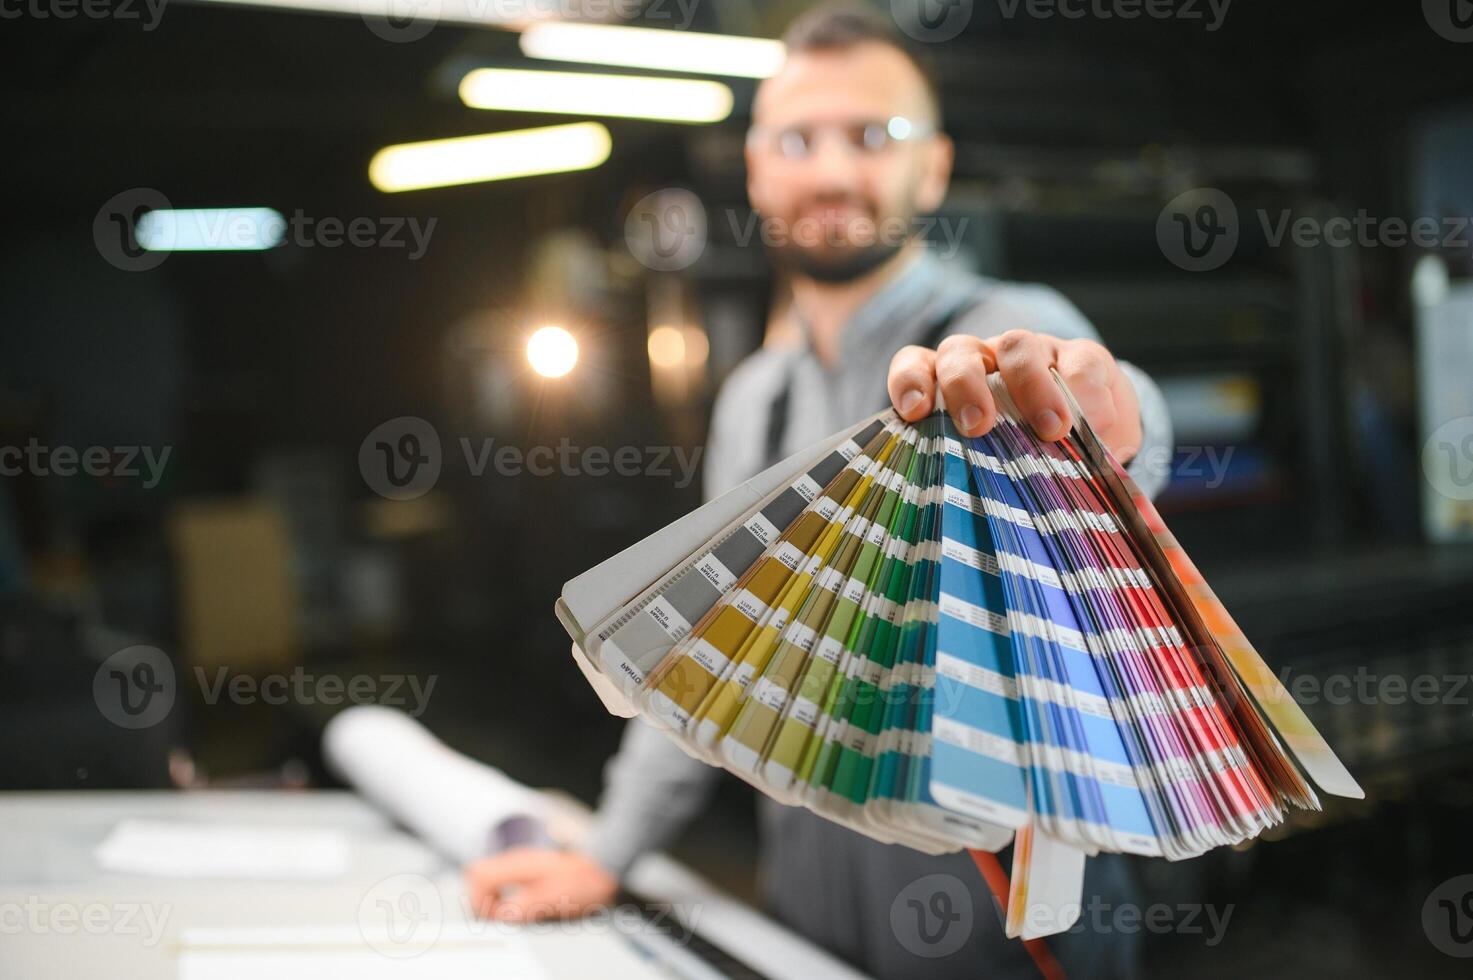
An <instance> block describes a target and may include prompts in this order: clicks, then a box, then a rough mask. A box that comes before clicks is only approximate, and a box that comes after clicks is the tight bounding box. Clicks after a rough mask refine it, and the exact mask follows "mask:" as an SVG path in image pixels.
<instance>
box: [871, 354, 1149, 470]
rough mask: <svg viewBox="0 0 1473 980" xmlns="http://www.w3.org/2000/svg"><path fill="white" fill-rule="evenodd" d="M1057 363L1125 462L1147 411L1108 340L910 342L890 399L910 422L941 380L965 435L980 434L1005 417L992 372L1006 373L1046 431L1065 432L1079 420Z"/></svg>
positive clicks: (931, 403) (930, 402) (896, 367)
mask: <svg viewBox="0 0 1473 980" xmlns="http://www.w3.org/2000/svg"><path fill="white" fill-rule="evenodd" d="M1050 368H1058V369H1059V374H1061V375H1062V376H1063V378H1064V381H1065V382H1066V383H1067V384H1068V385H1069V390H1070V391H1072V392H1073V393H1074V398H1075V400H1076V401H1078V402H1079V407H1080V408H1082V409H1084V415H1085V418H1087V419H1088V420H1089V424H1090V425H1091V426H1092V427H1093V428H1094V430H1095V434H1096V435H1098V436H1099V437H1100V439H1101V441H1103V442H1104V443H1105V445H1106V446H1107V447H1109V449H1110V451H1111V452H1112V453H1114V454H1115V458H1116V459H1118V460H1120V462H1122V463H1126V462H1129V461H1130V460H1131V458H1132V457H1134V456H1135V454H1136V453H1138V452H1140V448H1141V438H1142V435H1141V411H1140V403H1139V402H1138V401H1137V400H1136V394H1135V386H1134V385H1133V384H1131V381H1130V378H1129V377H1127V376H1126V374H1125V372H1124V371H1122V370H1120V365H1119V364H1117V363H1116V361H1115V358H1114V356H1113V355H1111V353H1110V352H1109V351H1108V350H1106V349H1105V347H1104V346H1103V345H1102V344H1099V343H1097V342H1095V341H1093V340H1060V339H1059V338H1057V337H1053V336H1050V335H1048V334H1042V333H1033V332H1032V331H1029V330H1009V331H1008V332H1007V333H1004V334H999V335H998V336H996V337H988V338H986V339H983V338H980V337H967V336H955V337H948V338H946V339H945V340H943V341H942V342H941V346H939V347H937V348H936V349H935V350H927V349H926V348H924V347H905V348H902V349H901V350H900V352H899V353H897V354H896V355H895V357H894V359H893V360H892V361H891V362H890V379H889V389H890V401H891V402H892V403H893V404H894V406H895V410H896V411H897V412H899V413H900V417H901V418H903V419H905V420H906V421H907V422H914V421H916V420H918V419H921V418H924V417H925V416H926V415H928V414H930V412H931V411H932V410H933V409H934V408H935V405H936V391H937V388H938V387H939V388H940V390H941V395H942V398H943V399H944V400H945V403H946V410H947V412H948V413H949V414H950V415H951V418H952V420H953V421H954V422H956V425H957V428H958V429H960V430H961V433H962V435H966V436H980V435H983V434H984V433H986V432H989V431H991V429H992V426H993V424H994V423H995V422H996V421H997V405H996V404H995V403H994V402H993V400H992V393H991V392H990V391H988V389H987V375H989V374H991V373H992V372H993V371H997V372H999V373H1001V374H1002V379H1003V382H1004V383H1005V384H1006V385H1007V388H1008V393H1009V394H1011V395H1012V396H1013V401H1014V402H1016V403H1017V405H1018V408H1019V410H1020V411H1022V413H1023V416H1024V418H1025V419H1026V420H1027V421H1028V422H1029V423H1031V424H1032V426H1033V431H1034V432H1036V433H1037V434H1038V436H1039V438H1041V439H1046V440H1049V441H1053V440H1056V439H1062V438H1063V437H1064V436H1065V435H1066V434H1067V433H1068V432H1069V427H1070V426H1071V425H1072V424H1073V419H1072V418H1071V417H1070V415H1069V408H1068V406H1067V405H1066V404H1065V402H1064V395H1063V393H1062V392H1061V391H1059V387H1058V385H1057V384H1056V383H1055V382H1054V378H1053V375H1052V374H1050V373H1049V369H1050Z"/></svg>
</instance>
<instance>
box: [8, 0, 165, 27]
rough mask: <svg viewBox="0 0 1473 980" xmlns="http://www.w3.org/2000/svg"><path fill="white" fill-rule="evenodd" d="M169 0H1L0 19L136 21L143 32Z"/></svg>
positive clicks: (156, 20)
mask: <svg viewBox="0 0 1473 980" xmlns="http://www.w3.org/2000/svg"><path fill="white" fill-rule="evenodd" d="M168 2H169V0H0V20H20V19H21V18H22V17H28V18H30V19H31V20H76V19H77V18H78V17H80V18H82V19H84V20H118V21H125V22H128V21H137V22H139V23H140V24H141V25H142V27H143V30H144V31H145V32H148V31H152V30H153V29H154V28H155V27H158V26H159V21H160V20H162V19H163V16H164V7H165V6H167V5H168Z"/></svg>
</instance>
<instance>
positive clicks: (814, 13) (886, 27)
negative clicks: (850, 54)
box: [783, 3, 941, 122]
mask: <svg viewBox="0 0 1473 980" xmlns="http://www.w3.org/2000/svg"><path fill="white" fill-rule="evenodd" d="M783 44H784V46H785V47H786V48H787V51H788V54H789V55H794V54H812V53H814V52H832V51H848V50H849V49H851V48H854V47H857V46H859V45H861V44H883V45H885V46H886V47H888V48H894V49H895V50H896V51H899V52H900V53H901V54H903V55H905V57H906V60H908V61H909V62H910V63H911V64H912V65H914V66H915V69H916V71H917V72H919V73H920V76H921V81H922V82H924V83H925V86H926V95H927V96H928V97H929V98H930V100H931V105H932V107H933V109H934V110H935V112H936V119H937V121H938V122H939V121H940V119H941V85H940V82H939V81H938V80H937V77H936V69H935V66H934V65H933V64H932V62H931V59H930V58H928V57H927V56H926V55H925V53H923V52H922V51H921V49H920V48H919V47H917V46H916V45H915V44H914V43H912V42H911V40H910V38H908V37H907V36H906V35H904V34H902V33H901V32H900V31H899V30H897V29H896V27H895V25H894V24H893V23H891V22H890V21H889V20H887V19H886V18H884V17H881V16H880V15H879V14H877V13H875V12H874V11H873V10H870V9H868V8H865V7H856V6H853V5H850V4H843V3H840V4H829V5H825V6H822V7H819V8H817V9H815V10H810V11H808V12H807V13H806V14H803V15H802V16H801V17H799V18H798V19H797V20H795V21H793V23H792V24H791V25H790V26H789V27H788V30H787V33H786V34H784V35H783Z"/></svg>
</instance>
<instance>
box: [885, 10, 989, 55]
mask: <svg viewBox="0 0 1473 980" xmlns="http://www.w3.org/2000/svg"><path fill="white" fill-rule="evenodd" d="M972 13H973V0H890V16H891V17H892V18H893V19H894V20H895V26H896V27H899V28H900V29H901V30H902V31H904V32H905V33H906V34H908V35H909V36H910V37H912V38H913V39H915V40H917V41H920V42H922V43H923V44H938V43H940V42H942V41H950V40H952V39H953V38H955V37H957V36H959V35H960V34H961V33H962V31H964V30H966V29H967V25H968V24H970V23H971V22H972Z"/></svg>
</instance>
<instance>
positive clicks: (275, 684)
mask: <svg viewBox="0 0 1473 980" xmlns="http://www.w3.org/2000/svg"><path fill="white" fill-rule="evenodd" d="M194 676H195V680H196V682H197V683H198V684H199V689H200V694H201V695H202V696H203V697H204V702H205V704H208V705H216V704H219V703H220V702H221V701H228V702H230V703H231V704H257V703H260V704H269V705H277V706H279V705H283V704H300V705H315V704H323V705H328V706H329V707H332V706H336V705H341V704H379V705H383V706H385V707H389V708H403V709H404V710H405V711H406V712H407V713H408V715H409V716H410V717H411V718H418V717H419V716H420V715H422V714H424V711H425V708H427V707H429V701H430V695H431V694H433V693H434V691H435V685H436V684H437V683H439V680H440V678H439V675H438V674H429V675H427V676H426V677H425V678H424V679H423V680H421V679H420V677H419V676H418V675H417V674H353V675H351V676H347V677H344V676H342V675H340V674H310V673H308V672H307V671H306V670H304V669H303V668H301V667H295V668H293V669H292V671H291V672H290V673H287V674H267V675H265V676H263V677H258V676H256V675H254V674H241V673H235V674H232V673H231V671H230V668H228V667H216V668H215V669H214V670H213V671H212V672H206V670H205V668H203V667H195V668H194Z"/></svg>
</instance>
